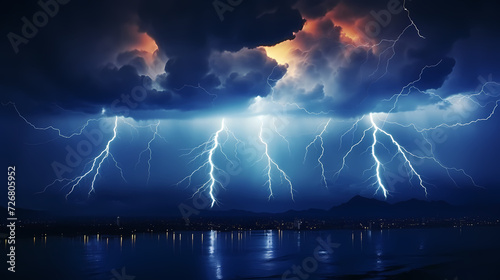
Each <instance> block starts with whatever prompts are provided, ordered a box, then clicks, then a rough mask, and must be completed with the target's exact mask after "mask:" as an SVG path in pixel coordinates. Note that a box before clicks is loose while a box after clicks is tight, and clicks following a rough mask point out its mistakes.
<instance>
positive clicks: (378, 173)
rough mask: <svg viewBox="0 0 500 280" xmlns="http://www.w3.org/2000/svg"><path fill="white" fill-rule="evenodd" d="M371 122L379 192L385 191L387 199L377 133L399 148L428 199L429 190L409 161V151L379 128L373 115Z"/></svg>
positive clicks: (385, 194)
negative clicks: (376, 149) (407, 153)
mask: <svg viewBox="0 0 500 280" xmlns="http://www.w3.org/2000/svg"><path fill="white" fill-rule="evenodd" d="M370 122H371V123H372V127H373V128H374V131H373V144H372V156H373V159H374V160H375V162H376V164H377V169H376V173H377V183H378V186H379V188H378V189H377V190H379V189H381V190H382V191H383V193H384V197H386V198H387V189H386V188H385V187H384V184H383V183H382V180H381V179H380V167H381V163H380V160H379V159H378V158H377V156H376V154H375V145H376V144H377V143H378V141H377V132H378V131H380V132H382V133H383V134H385V135H386V136H388V137H389V138H390V139H391V141H392V144H394V145H395V146H396V147H397V148H398V152H399V153H400V154H401V155H402V156H403V158H404V160H405V164H406V165H407V166H408V167H409V169H410V171H411V172H412V173H413V174H415V175H416V176H417V177H418V180H419V185H420V187H422V188H423V189H424V191H425V196H426V197H427V195H428V193H427V188H426V187H425V186H424V181H423V180H422V177H421V176H420V174H419V173H418V172H417V171H416V170H415V168H413V165H412V164H411V161H410V160H409V159H408V157H407V155H406V153H405V152H408V151H406V149H405V148H403V147H402V146H401V145H400V144H399V143H398V142H397V141H396V140H395V139H394V137H393V136H392V134H390V133H388V132H386V131H385V130H383V129H381V128H380V127H379V126H377V124H376V123H375V121H374V120H373V113H371V114H370Z"/></svg>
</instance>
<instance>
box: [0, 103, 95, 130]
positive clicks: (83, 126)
mask: <svg viewBox="0 0 500 280" xmlns="http://www.w3.org/2000/svg"><path fill="white" fill-rule="evenodd" d="M2 105H3V106H9V105H10V106H12V107H13V108H14V110H15V111H16V113H17V115H18V116H19V117H20V118H21V119H22V120H23V121H24V122H25V123H26V124H27V125H29V126H31V127H32V128H33V129H35V130H40V131H55V132H57V134H58V136H59V137H62V138H66V139H70V138H73V137H74V136H80V135H82V133H83V131H84V130H85V129H86V128H87V127H88V126H89V125H90V123H91V122H96V121H100V120H102V118H99V119H88V120H87V121H86V122H85V124H84V125H82V126H81V127H80V128H79V129H77V130H76V131H75V132H73V133H71V134H65V133H63V132H62V131H61V129H59V128H57V127H54V126H52V125H49V126H46V127H39V126H36V125H35V124H33V123H32V122H30V121H29V120H28V119H27V118H26V117H24V116H23V115H22V114H21V112H20V111H19V109H18V108H17V106H16V103H14V102H7V103H2Z"/></svg>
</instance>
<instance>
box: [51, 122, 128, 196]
mask: <svg viewBox="0 0 500 280" xmlns="http://www.w3.org/2000/svg"><path fill="white" fill-rule="evenodd" d="M117 128H118V117H115V121H114V128H113V137H112V138H111V139H110V140H109V141H108V142H107V144H106V147H105V148H104V150H102V151H101V153H99V155H97V156H96V157H95V158H94V159H93V160H92V161H90V162H92V166H91V168H90V169H89V170H88V171H87V172H85V173H83V174H82V175H80V176H77V177H75V178H73V179H66V178H65V179H57V180H55V181H54V182H53V183H52V184H50V185H48V186H47V187H46V188H45V190H46V189H47V188H48V187H49V186H52V185H54V184H55V183H57V182H59V183H62V182H66V184H64V185H63V187H62V189H64V188H66V187H68V186H70V185H71V187H70V191H69V192H68V193H67V194H66V199H68V197H69V196H70V195H71V194H72V193H73V191H74V190H75V188H76V187H77V186H78V185H80V183H81V182H82V180H84V179H86V178H88V177H92V182H91V184H90V190H89V192H88V195H89V196H90V195H91V194H92V192H95V183H96V180H97V176H99V175H100V170H101V167H102V164H103V162H104V160H106V159H107V158H111V160H112V161H113V163H114V164H115V167H116V168H117V169H118V170H119V171H120V175H121V177H122V179H123V180H124V181H126V179H125V176H124V175H123V170H122V169H121V168H120V166H119V165H118V162H117V161H116V159H115V157H114V156H113V154H112V153H111V152H110V148H111V143H113V141H114V140H115V139H116V136H117ZM88 165H89V163H87V164H86V165H85V169H86V168H87V166H88ZM92 174H94V175H93V176H92Z"/></svg>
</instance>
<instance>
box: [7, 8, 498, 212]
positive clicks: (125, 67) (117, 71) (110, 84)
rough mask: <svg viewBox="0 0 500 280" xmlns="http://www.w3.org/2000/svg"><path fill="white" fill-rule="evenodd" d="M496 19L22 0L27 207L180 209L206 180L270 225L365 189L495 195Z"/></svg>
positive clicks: (12, 79) (17, 23) (223, 201)
mask: <svg viewBox="0 0 500 280" xmlns="http://www.w3.org/2000/svg"><path fill="white" fill-rule="evenodd" d="M497 10H498V4H497V3H496V2H493V1H483V2H481V3H475V2H473V1H461V2H459V3H457V2H456V1H438V2H436V1H409V2H408V3H404V2H403V1H399V0H381V1H378V0H377V1H362V0H359V1H358V0H356V1H340V0H338V1H327V0H325V1H320V0H318V1H305V0H304V1H302V0H295V1H285V0H276V1H274V0H273V1H264V0H262V1H246V0H242V1H227V2H226V1H224V0H221V1H214V2H211V1H111V0H109V1H99V2H84V1H77V0H73V1H62V0H61V1H56V0H42V1H40V2H36V1H18V2H16V3H9V4H8V5H6V7H5V8H4V9H3V10H2V17H1V23H2V24H1V25H0V26H1V27H0V29H1V31H2V34H4V37H3V38H4V39H3V40H2V41H1V42H0V50H1V56H2V64H1V68H0V90H1V101H2V104H3V106H2V110H1V113H0V114H1V115H2V121H1V122H2V127H3V128H4V132H5V133H4V137H2V140H1V142H2V166H4V167H7V166H9V165H16V170H17V178H16V179H17V180H18V181H17V182H18V189H17V191H18V198H17V201H18V203H19V205H20V206H22V207H25V208H32V209H41V210H55V211H67V212H68V213H71V211H75V212H78V213H89V214H115V213H118V214H120V213H124V214H131V213H136V214H141V213H142V214H159V215H161V214H163V213H176V211H178V210H177V207H178V205H179V204H181V203H187V204H189V203H191V204H192V203H193V201H192V199H191V196H192V195H193V193H194V192H195V191H196V189H197V188H200V187H201V189H200V190H201V193H202V194H203V196H204V197H206V198H207V199H208V200H209V201H210V202H211V201H212V200H213V201H214V202H215V200H216V201H217V203H216V204H215V205H214V209H246V210H253V211H260V212H262V211H285V210H288V209H306V208H329V207H331V206H333V205H336V204H339V203H342V202H345V201H347V200H348V199H349V198H351V197H353V196H354V195H357V194H361V195H363V196H368V197H370V196H374V197H376V198H377V199H387V200H388V201H401V200H406V199H411V198H418V199H429V200H446V201H448V202H451V203H460V204H464V203H482V202H497V201H498V199H500V190H499V189H498V185H499V183H500V179H498V177H497V174H498V170H500V164H499V163H498V161H497V159H498V156H499V154H500V149H499V148H498V144H497V140H496V139H497V138H498V136H499V133H500V132H499V130H498V127H499V126H498V123H499V117H498V115H497V114H496V113H497V112H496V107H497V106H498V103H499V102H500V84H498V83H496V82H495V81H499V79H500V69H499V68H498V66H497V64H498V61H500V54H499V53H498V51H497V50H498V48H499V46H500V36H499V35H500V31H499V29H498V26H500V25H499V22H498V20H497V16H496V13H497ZM115 121H116V126H115ZM311 141H313V142H311ZM311 143H312V144H311ZM194 147H197V148H196V149H194V150H192V151H191V149H192V148H194ZM307 147H308V148H307ZM148 148H149V149H148ZM306 148H307V149H306ZM190 151H191V152H190ZM306 151H307V156H306ZM94 159H95V161H94ZM211 170H213V172H212V174H213V176H211V172H210V171H211ZM193 172H194V173H193ZM96 173H99V174H96ZM122 173H123V176H122ZM148 174H149V175H148ZM190 174H193V176H192V177H190V178H186V176H189V175H190ZM122 177H123V178H122ZM183 179H186V180H184V181H182V180H183ZM189 179H191V185H190V186H188V185H189V181H190V180H189ZM54 180H56V181H54ZM57 180H59V181H57ZM179 181H181V183H180V184H177V182H179ZM53 182H54V184H51V183H53ZM92 185H93V187H94V191H92V192H91V193H90V196H89V195H88V193H89V191H91V190H92ZM47 186H48V187H47ZM292 189H293V190H292ZM211 190H212V191H211ZM42 191H44V192H43V193H38V192H42ZM271 194H272V196H271V198H270V199H269V197H270V195H271ZM292 194H293V199H292Z"/></svg>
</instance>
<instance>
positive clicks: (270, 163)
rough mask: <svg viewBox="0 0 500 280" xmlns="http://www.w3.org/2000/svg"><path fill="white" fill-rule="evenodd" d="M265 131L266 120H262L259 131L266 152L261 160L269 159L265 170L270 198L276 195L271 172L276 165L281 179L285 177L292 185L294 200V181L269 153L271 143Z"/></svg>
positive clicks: (291, 192) (291, 190) (291, 193)
mask: <svg viewBox="0 0 500 280" xmlns="http://www.w3.org/2000/svg"><path fill="white" fill-rule="evenodd" d="M263 132H264V121H261V125H260V131H259V140H260V142H261V143H262V144H263V145H264V154H262V157H261V158H260V160H263V159H264V158H266V159H267V164H266V167H265V170H267V171H266V173H267V181H266V184H267V186H268V188H269V197H268V198H269V199H271V198H272V197H273V196H274V192H273V185H272V174H271V173H272V168H273V166H274V167H275V168H276V170H278V172H279V174H280V177H281V179H285V181H286V182H287V184H288V185H289V186H290V195H291V196H292V200H293V193H294V191H295V190H294V189H293V185H292V181H291V180H290V177H288V175H287V174H286V173H285V171H283V170H282V169H281V168H280V167H279V165H278V164H277V163H276V162H275V161H274V160H273V159H272V158H271V156H270V155H269V145H268V144H267V142H266V141H265V140H264V137H263Z"/></svg>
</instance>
